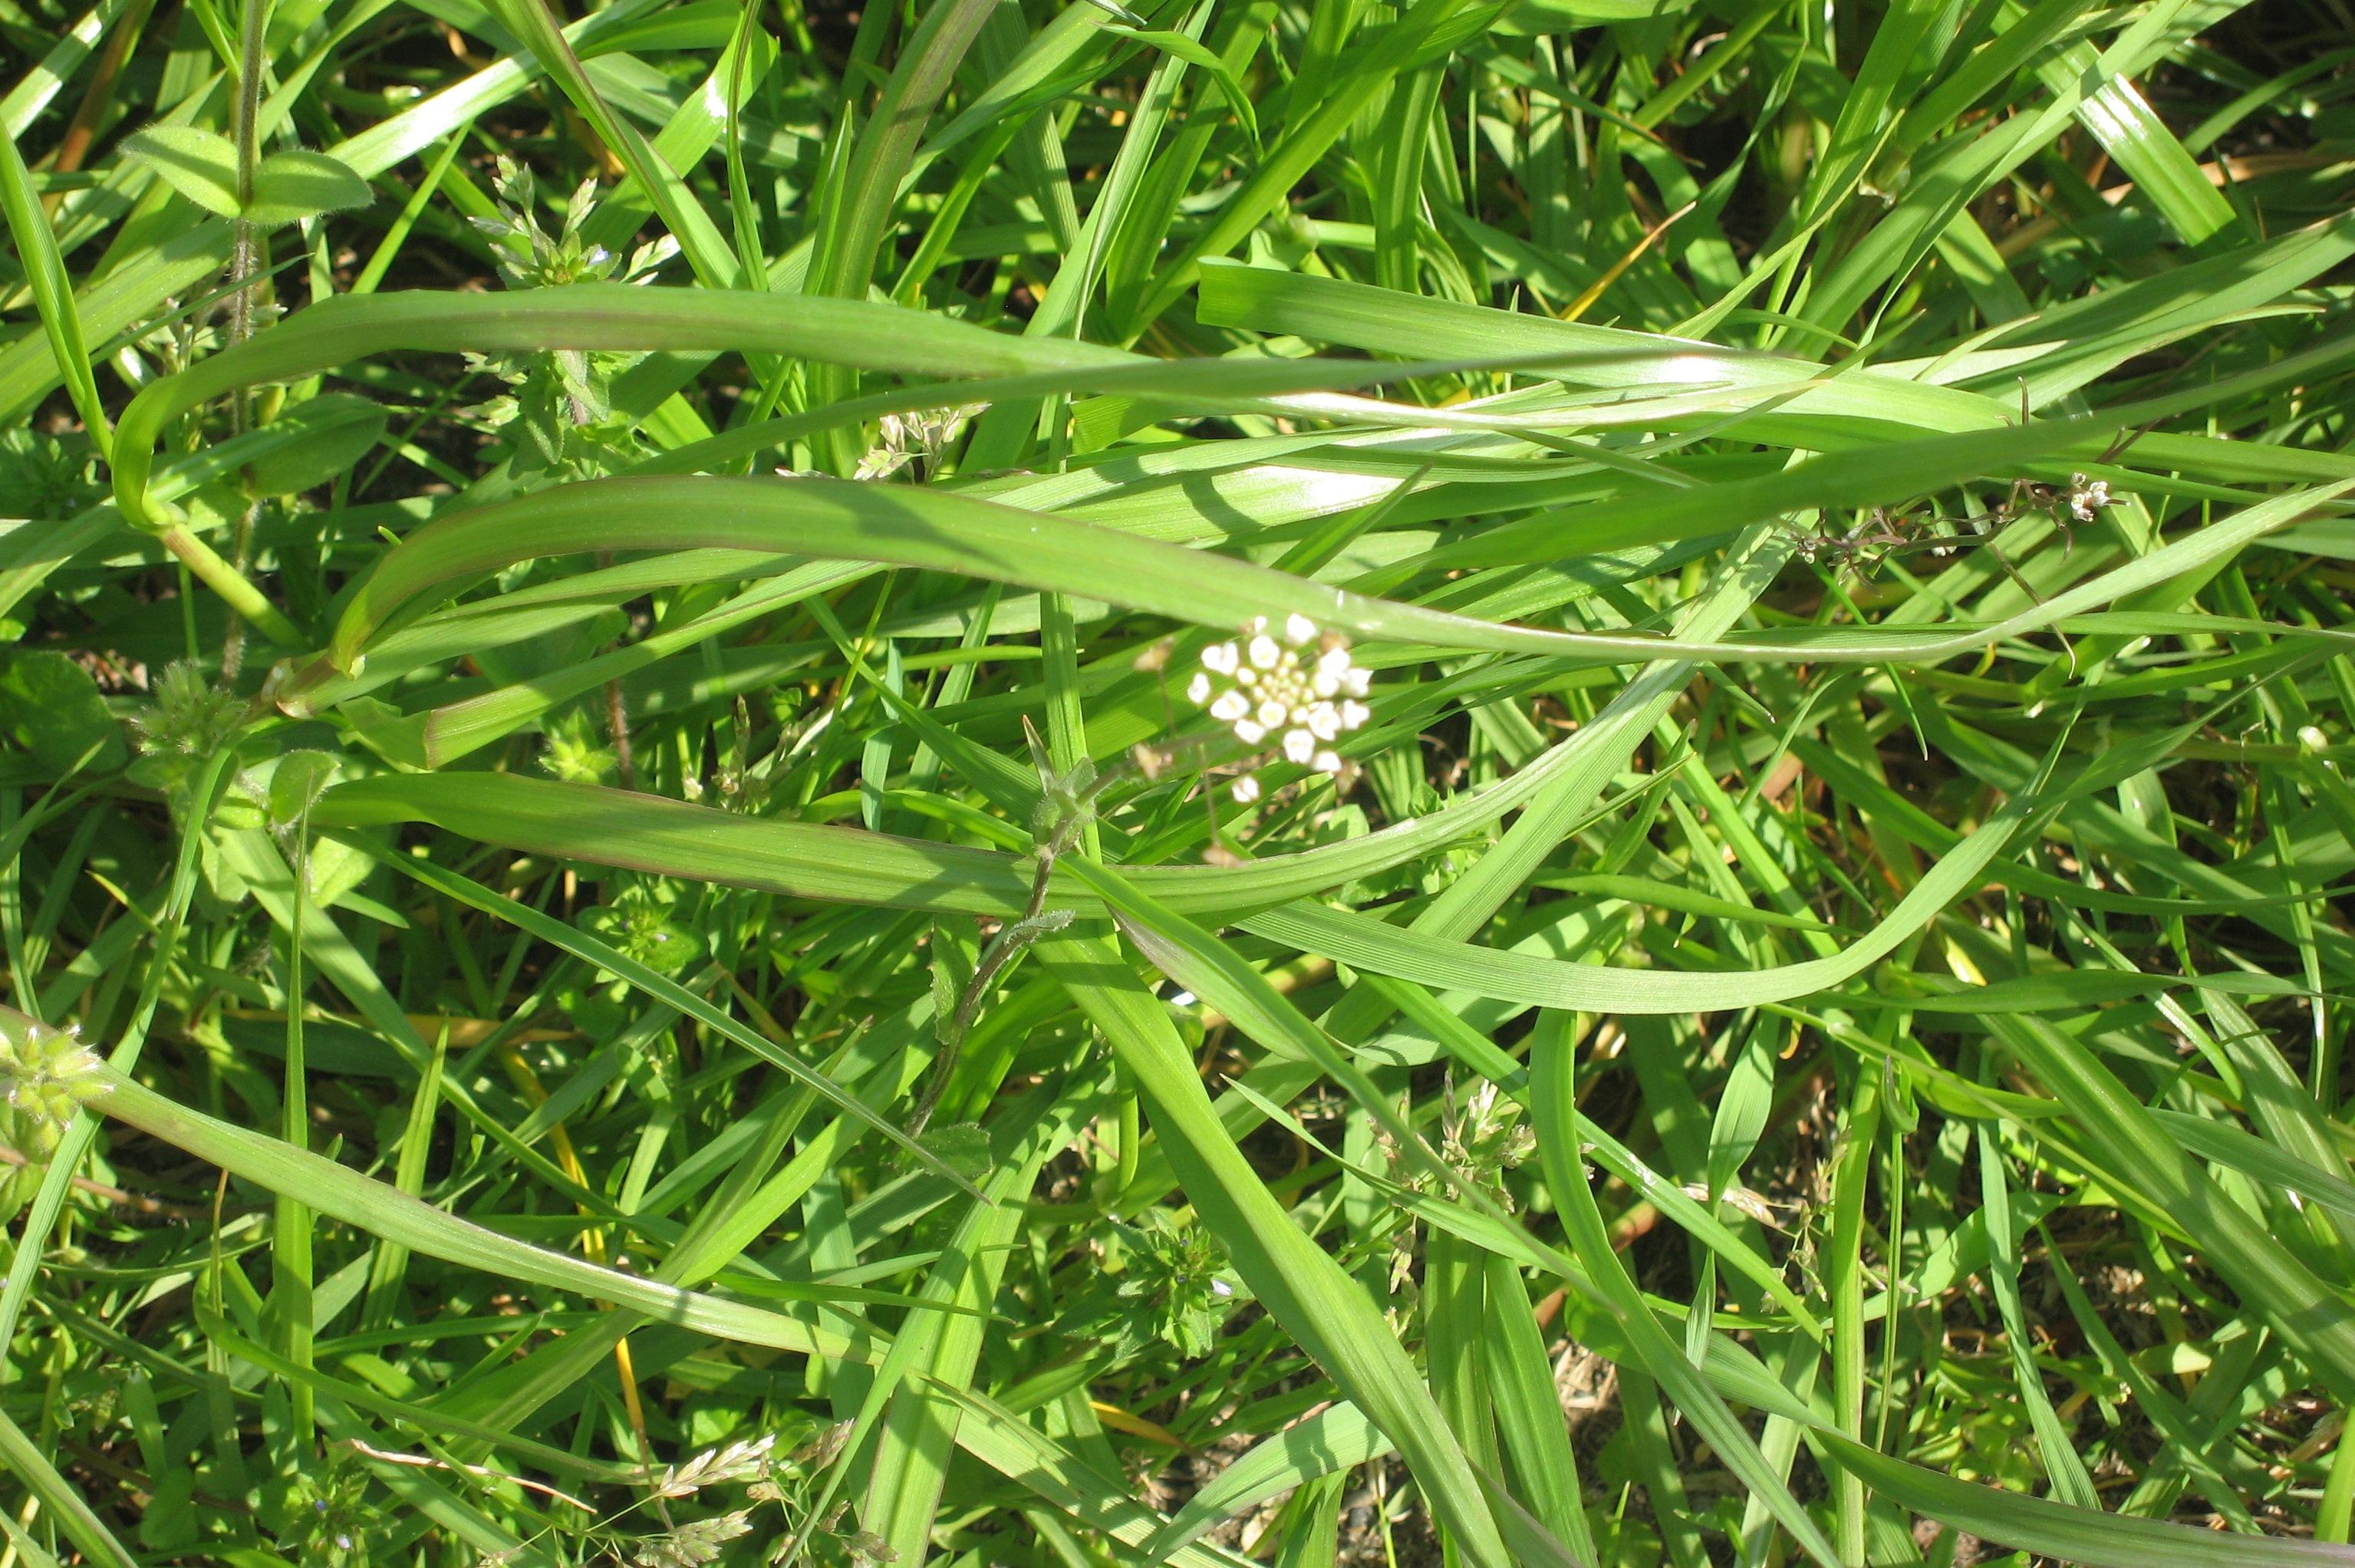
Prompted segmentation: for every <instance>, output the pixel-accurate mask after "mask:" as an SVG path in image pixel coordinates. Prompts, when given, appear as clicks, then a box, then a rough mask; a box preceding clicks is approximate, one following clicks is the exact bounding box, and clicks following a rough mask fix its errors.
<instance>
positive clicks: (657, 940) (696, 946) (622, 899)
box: [581, 882, 703, 975]
mask: <svg viewBox="0 0 2355 1568" xmlns="http://www.w3.org/2000/svg"><path fill="white" fill-rule="evenodd" d="M581 926H582V928H583V929H584V930H586V931H588V932H589V933H591V935H593V936H596V937H597V938H599V939H600V940H602V942H604V943H605V944H607V945H608V946H610V947H612V948H613V949H614V950H615V951H616V952H618V953H620V954H621V955H622V956H623V957H624V958H627V959H630V960H631V961H632V962H634V963H638V964H643V965H645V966H646V967H647V968H649V969H652V970H654V971H655V973H657V974H662V975H676V974H677V973H678V972H679V971H680V970H682V969H684V968H686V967H687V965H689V964H692V963H694V962H695V960H696V959H698V957H700V956H702V954H703V941H702V938H700V937H699V936H698V935H697V934H696V933H694V932H693V931H691V930H689V929H688V928H687V927H686V926H683V925H680V924H678V923H677V922H675V921H673V920H672V919H671V906H670V905H669V904H668V903H666V902H665V901H663V899H662V898H661V897H660V895H658V894H657V893H656V892H655V890H654V889H653V888H650V887H648V886H647V885H646V884H645V883H643V882H633V883H631V884H630V885H628V886H626V887H624V888H623V889H622V890H621V891H619V892H617V893H615V894H614V895H613V899H612V900H611V901H609V902H606V903H602V904H599V905H598V906H597V907H596V908H594V909H591V910H590V911H588V912H586V913H584V914H583V915H582V916H581Z"/></svg>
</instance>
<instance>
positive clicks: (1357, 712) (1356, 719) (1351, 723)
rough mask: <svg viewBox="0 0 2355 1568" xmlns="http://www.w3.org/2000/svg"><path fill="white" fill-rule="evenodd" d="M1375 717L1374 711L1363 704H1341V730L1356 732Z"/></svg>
mask: <svg viewBox="0 0 2355 1568" xmlns="http://www.w3.org/2000/svg"><path fill="white" fill-rule="evenodd" d="M1373 716H1374V710H1373V709H1370V708H1369V707H1367V706H1366V705H1365V704H1364V703H1362V702H1358V701H1348V702H1344V703H1342V704H1341V728H1342V729H1344V730H1355V729H1357V728H1358V727H1359V725H1361V724H1363V723H1364V722H1365V721H1366V720H1369V719H1371V718H1372V717H1373Z"/></svg>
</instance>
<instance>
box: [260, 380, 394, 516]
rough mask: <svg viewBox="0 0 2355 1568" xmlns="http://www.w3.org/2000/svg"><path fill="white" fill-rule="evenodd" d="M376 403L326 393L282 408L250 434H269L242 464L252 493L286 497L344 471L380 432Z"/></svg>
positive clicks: (380, 410)
mask: <svg viewBox="0 0 2355 1568" xmlns="http://www.w3.org/2000/svg"><path fill="white" fill-rule="evenodd" d="M384 424H385V411H384V409H383V408H382V406H381V405H379V404H377V403H373V402H370V401H369V400H368V399H366V398H363V397H359V396H357V395H356V394H354V393H350V392H328V393H325V394H323V395H322V396H319V397H316V398H312V399H310V400H307V401H304V402H300V403H296V404H294V405H293V406H292V407H290V408H288V409H287V410H286V411H284V412H283V413H282V414H280V415H279V416H278V417H277V418H276V419H274V420H272V421H270V422H269V423H268V424H266V425H264V426H262V427H261V430H259V431H257V432H254V433H255V434H256V435H259V436H264V437H275V438H277V439H276V440H274V441H272V443H270V444H269V445H267V446H266V447H265V448H264V450H263V451H262V452H261V453H260V454H259V455H258V456H256V457H255V458H254V460H253V461H252V462H251V463H250V464H246V469H245V472H246V478H247V483H248V484H249V485H251V486H252V489H253V492H254V494H256V495H258V496H291V495H293V494H295V493H296V492H297V491H302V490H308V489H310V488H311V487H312V486H314V485H325V484H326V483H327V482H328V481H329V480H331V479H333V478H334V477H335V476H336V475H338V474H343V473H347V472H349V471H350V470H351V469H352V468H354V467H356V466H357V464H358V463H359V461H360V459H362V458H363V457H366V456H367V455H368V452H369V450H370V449H371V448H373V447H374V446H375V445H376V443H377V442H378V440H379V439H380V438H381V437H382V436H383V434H384Z"/></svg>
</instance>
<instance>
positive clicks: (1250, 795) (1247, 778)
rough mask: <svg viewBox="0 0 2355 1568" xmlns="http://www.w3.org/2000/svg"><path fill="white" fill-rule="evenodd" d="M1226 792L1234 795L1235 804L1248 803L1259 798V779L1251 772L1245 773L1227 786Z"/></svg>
mask: <svg viewBox="0 0 2355 1568" xmlns="http://www.w3.org/2000/svg"><path fill="white" fill-rule="evenodd" d="M1227 793H1228V794H1229V795H1233V796H1234V797H1235V804H1236V805H1250V804H1251V803H1252V802H1253V801H1255V800H1257V799H1258V798H1259V779H1258V778H1257V777H1256V776H1255V775H1253V774H1251V773H1245V774H1244V775H1243V776H1242V777H1241V778H1239V779H1237V780H1236V781H1235V782H1234V783H1233V784H1231V785H1229V786H1228V789H1227Z"/></svg>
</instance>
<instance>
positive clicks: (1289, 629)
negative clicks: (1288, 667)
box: [1284, 610, 1316, 647]
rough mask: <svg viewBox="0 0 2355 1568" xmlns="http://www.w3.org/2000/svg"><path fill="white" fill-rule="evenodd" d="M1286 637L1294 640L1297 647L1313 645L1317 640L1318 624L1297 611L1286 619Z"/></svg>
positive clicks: (1293, 642) (1293, 643)
mask: <svg viewBox="0 0 2355 1568" xmlns="http://www.w3.org/2000/svg"><path fill="white" fill-rule="evenodd" d="M1284 635H1285V636H1287V637H1289V638H1291V639H1292V645H1293V646H1295V647H1299V646H1301V645H1304V644H1307V643H1312V642H1314V641H1316V622H1314V621H1312V620H1310V619H1309V618H1308V617H1307V616H1305V615H1304V614H1302V613H1300V612H1299V611H1297V610H1295V611H1294V612H1293V613H1291V614H1289V615H1286V616H1285V617H1284Z"/></svg>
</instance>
